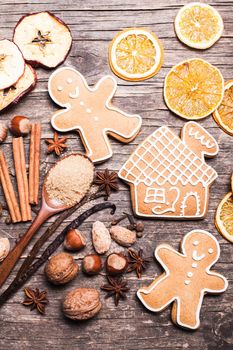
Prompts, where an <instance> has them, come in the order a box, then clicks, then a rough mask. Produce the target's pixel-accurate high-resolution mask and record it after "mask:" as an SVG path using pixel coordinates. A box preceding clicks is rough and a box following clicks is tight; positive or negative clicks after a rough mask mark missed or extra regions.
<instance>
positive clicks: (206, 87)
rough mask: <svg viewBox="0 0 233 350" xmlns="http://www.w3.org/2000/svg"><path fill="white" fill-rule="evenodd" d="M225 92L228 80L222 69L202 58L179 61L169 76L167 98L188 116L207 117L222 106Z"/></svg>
mask: <svg viewBox="0 0 233 350" xmlns="http://www.w3.org/2000/svg"><path fill="white" fill-rule="evenodd" d="M223 95H224V80H223V77H222V74H221V73H220V71H219V69H218V68H216V67H214V66H212V65H211V64H210V63H208V62H206V61H204V60H202V59H200V58H192V59H189V60H186V61H184V62H181V63H179V64H177V65H176V66H174V67H173V68H172V69H171V70H170V72H168V74H167V76H166V78H165V84H164V99H165V102H166V104H167V106H168V108H169V109H170V110H171V111H173V112H174V113H176V114H178V115H179V116H180V117H182V118H185V119H191V120H197V119H201V118H205V117H207V116H208V115H209V114H211V113H213V111H215V109H216V108H218V106H219V105H220V103H221V102H222V99H223Z"/></svg>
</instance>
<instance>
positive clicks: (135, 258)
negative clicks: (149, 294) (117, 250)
mask: <svg viewBox="0 0 233 350" xmlns="http://www.w3.org/2000/svg"><path fill="white" fill-rule="evenodd" d="M128 254H129V259H128V263H129V268H128V270H127V272H132V271H136V274H137V276H138V278H140V277H141V275H142V272H143V270H145V269H146V267H147V265H148V264H149V263H150V261H151V259H150V258H144V257H143V250H142V249H139V251H138V252H135V250H133V249H128Z"/></svg>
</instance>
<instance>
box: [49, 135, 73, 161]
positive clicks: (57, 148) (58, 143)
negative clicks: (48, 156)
mask: <svg viewBox="0 0 233 350" xmlns="http://www.w3.org/2000/svg"><path fill="white" fill-rule="evenodd" d="M66 140H67V137H62V138H60V139H59V137H58V133H56V132H55V133H54V136H53V139H46V140H45V142H46V143H47V144H48V147H47V153H52V152H55V153H56V155H57V156H60V154H61V153H62V152H63V151H64V150H65V148H67V147H68V146H67V145H65V142H66Z"/></svg>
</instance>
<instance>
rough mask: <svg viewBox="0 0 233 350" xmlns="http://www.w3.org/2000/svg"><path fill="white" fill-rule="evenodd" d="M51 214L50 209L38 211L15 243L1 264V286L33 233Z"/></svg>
mask: <svg viewBox="0 0 233 350" xmlns="http://www.w3.org/2000/svg"><path fill="white" fill-rule="evenodd" d="M49 216H51V213H50V212H49V211H46V210H44V209H41V210H40V212H39V213H38V215H37V217H36V218H35V220H34V221H33V223H32V224H31V226H30V227H29V229H28V230H27V231H26V233H25V234H24V235H23V236H22V237H21V238H20V240H19V242H18V243H17V244H16V245H15V247H14V248H13V249H12V250H11V251H10V253H9V254H8V255H7V257H6V258H5V259H4V261H3V262H2V264H1V265H0V288H1V286H2V285H3V283H4V282H5V281H6V279H7V277H8V276H9V274H10V273H11V271H12V270H13V268H14V266H15V264H16V263H17V261H18V260H19V258H20V256H21V254H22V253H23V251H24V250H25V248H26V246H27V245H28V243H29V242H30V240H31V239H32V237H33V235H34V234H35V233H36V232H37V231H38V229H39V228H40V226H41V225H42V224H43V222H45V220H46V219H47V218H48V217H49Z"/></svg>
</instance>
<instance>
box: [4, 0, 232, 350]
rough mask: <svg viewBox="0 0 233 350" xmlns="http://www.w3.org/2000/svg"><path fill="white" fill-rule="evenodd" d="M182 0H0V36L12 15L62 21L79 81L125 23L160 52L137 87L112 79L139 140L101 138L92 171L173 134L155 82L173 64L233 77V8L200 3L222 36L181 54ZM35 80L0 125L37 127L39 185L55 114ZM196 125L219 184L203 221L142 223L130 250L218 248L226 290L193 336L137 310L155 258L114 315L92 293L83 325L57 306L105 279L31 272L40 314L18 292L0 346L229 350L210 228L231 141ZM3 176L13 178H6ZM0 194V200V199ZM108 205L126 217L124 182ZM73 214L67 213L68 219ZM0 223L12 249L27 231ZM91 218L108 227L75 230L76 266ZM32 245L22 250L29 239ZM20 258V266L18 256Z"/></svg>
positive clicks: (228, 258) (228, 262)
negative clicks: (156, 42) (160, 132)
mask: <svg viewBox="0 0 233 350" xmlns="http://www.w3.org/2000/svg"><path fill="white" fill-rule="evenodd" d="M184 3H187V1H179V0H167V1H162V0H154V1H152V0H143V1H139V0H125V1H120V0H112V1H111V2H109V1H104V0H98V1H96V0H86V1H82V0H76V1H74V0H66V1H61V0H58V1H53V0H51V1H45V0H42V1H38V0H37V1H22V0H21V1H17V2H16V1H15V0H8V1H6V0H2V1H1V5H0V31H1V38H9V39H10V38H11V37H12V34H13V29H14V26H15V24H16V23H17V21H18V20H19V18H20V17H21V16H22V15H24V14H26V13H29V12H38V11H43V10H49V11H51V12H53V13H55V14H56V15H57V16H58V17H60V18H61V19H62V20H64V21H65V22H66V23H67V24H68V25H69V27H70V29H71V32H72V36H73V46H72V50H71V52H70V55H69V56H68V58H67V60H66V62H65V65H70V66H73V67H75V68H76V69H78V70H80V72H81V73H82V74H84V76H85V77H86V79H87V81H88V83H89V84H94V83H95V82H96V81H97V80H98V79H99V78H101V77H102V76H103V75H106V74H112V73H111V71H110V68H109V65H108V58H107V50H108V44H109V41H110V40H111V39H112V38H113V36H114V35H115V34H116V33H117V32H118V31H119V30H120V29H122V28H126V27H133V26H140V27H146V28H149V29H151V30H153V31H154V32H155V33H156V34H157V35H158V37H159V38H160V39H161V40H162V42H163V45H164V48H165V62H164V64H163V67H162V69H161V70H160V71H159V73H158V75H156V76H155V77H153V78H152V79H149V80H148V81H143V82H140V83H133V82H126V81H123V80H121V79H119V78H116V79H117V81H118V89H117V92H116V95H115V98H114V104H115V105H116V106H119V107H120V108H122V109H123V110H124V111H126V112H129V113H138V114H140V115H141V116H142V118H143V125H142V130H141V133H140V134H139V135H138V137H137V138H136V139H135V140H134V141H133V142H131V143H130V144H129V145H123V144H120V143H118V142H117V141H115V140H111V144H112V147H113V151H114V156H113V157H112V158H111V159H110V160H109V161H107V162H106V163H104V164H102V165H99V166H98V169H104V168H105V167H108V168H109V169H112V170H115V171H117V170H119V169H120V167H121V165H122V164H123V163H124V161H126V160H127V159H128V157H129V155H130V154H131V153H132V151H133V150H134V149H135V147H136V146H137V145H138V144H139V143H140V142H141V141H142V140H143V139H144V138H145V137H146V136H148V135H149V134H150V133H151V132H152V131H153V130H154V129H155V128H156V127H159V126H161V125H168V126H170V127H171V128H173V129H174V130H175V132H177V133H179V132H180V129H181V127H182V126H183V124H184V121H183V120H182V119H180V118H178V117H176V116H175V115H173V114H172V113H171V112H170V111H168V109H167V108H166V106H165V104H164V101H163V81H164V77H165V75H166V74H167V72H168V71H169V69H170V68H171V67H172V66H173V65H175V64H177V63H178V62H180V61H182V60H184V59H187V58H191V57H201V58H205V59H206V60H208V61H209V62H210V63H212V64H214V65H216V66H217V67H218V68H219V69H220V70H221V72H222V74H223V77H224V79H225V80H228V79H232V78H233V68H232V59H233V2H232V1H229V0H215V1H210V4H211V5H214V6H215V7H216V9H217V10H219V11H220V13H221V15H222V17H223V20H224V25H225V30H224V33H223V35H222V37H221V39H220V40H219V41H218V42H217V43H216V44H215V45H214V46H213V47H212V48H210V49H208V50H205V51H197V50H193V49H190V48H188V47H186V46H184V45H182V44H181V43H180V42H179V40H178V39H177V38H176V35H175V33H174V26H173V23H174V17H175V15H176V13H177V11H178V9H179V8H180V6H181V5H183V4H184ZM37 73H38V83H37V86H36V88H35V89H34V90H33V91H32V92H31V93H30V94H29V95H27V96H26V97H25V98H24V99H23V100H22V101H21V102H20V103H19V104H18V105H17V106H14V107H12V108H10V109H8V110H7V111H5V112H2V113H1V119H2V120H4V121H7V120H9V118H11V117H12V116H13V115H15V114H22V115H28V116H29V117H30V118H31V119H32V120H34V121H40V122H41V123H42V141H41V143H42V156H41V159H42V162H41V179H43V175H44V174H45V172H46V170H47V169H48V168H49V166H50V165H51V164H53V163H54V162H55V160H56V158H55V157H54V156H53V155H46V144H45V142H44V139H45V138H48V137H51V136H52V129H51V128H50V125H49V120H50V116H51V114H52V113H53V112H54V111H55V110H56V109H57V107H56V106H55V105H54V104H53V103H52V101H51V100H50V98H49V97H48V92H47V81H48V77H49V75H50V74H51V72H50V71H46V70H43V69H37ZM200 124H201V125H202V126H204V127H206V128H207V130H208V131H209V132H210V133H211V134H212V135H213V136H214V137H215V138H216V140H217V141H218V142H219V146H220V151H219V154H218V156H217V157H215V158H213V159H211V160H208V164H209V165H211V166H213V168H214V169H216V171H217V172H218V174H219V177H218V179H217V180H216V181H215V182H214V184H213V186H212V189H211V195H210V203H209V210H208V214H207V217H206V218H205V219H204V220H202V221H183V222H176V221H175V222H174V221H164V220H160V221H159V220H154V221H153V220H146V221H145V234H144V236H143V238H141V239H140V240H138V242H137V244H136V245H135V248H138V247H143V249H144V251H145V254H146V255H147V256H149V255H150V256H152V254H153V251H154V249H155V247H156V246H157V245H158V244H160V243H163V242H167V243H169V244H171V245H172V246H173V247H175V248H176V249H178V247H179V243H180V241H181V239H182V237H183V235H184V234H185V233H187V232H189V231H191V230H192V229H194V228H201V229H204V230H208V231H210V232H212V233H213V234H214V235H215V237H216V238H217V239H218V241H219V243H220V246H221V256H220V259H219V262H218V263H217V264H216V267H215V270H216V271H217V272H219V273H222V274H224V276H225V277H226V278H227V279H228V280H229V288H228V290H227V291H226V292H225V293H224V294H222V295H221V296H216V297H214V296H207V297H206V298H205V299H204V304H203V307H202V310H201V327H200V329H199V330H197V331H195V332H188V331H184V330H182V329H179V328H177V327H175V326H174V325H173V324H172V323H171V319H170V309H169V308H168V309H166V310H165V311H164V312H162V313H161V314H152V313H150V312H148V311H147V310H146V309H144V308H143V306H142V305H141V304H140V303H139V301H138V300H137V298H136V296H135V293H136V290H137V289H138V288H139V287H140V286H142V285H143V284H145V285H148V284H149V283H150V282H151V281H152V280H153V277H154V276H155V275H156V274H158V273H160V272H161V268H160V266H159V264H158V263H157V262H155V261H153V262H152V263H151V264H150V266H149V268H148V269H147V271H146V273H145V274H144V275H143V276H142V278H141V279H139V280H138V279H137V278H136V275H134V274H133V273H131V274H129V275H127V276H126V277H127V279H128V281H129V285H130V288H131V290H130V293H129V295H128V299H127V301H123V302H120V304H119V306H118V308H115V306H114V303H113V300H112V299H107V300H104V293H103V292H101V299H102V300H103V308H102V310H101V312H100V313H99V315H98V317H97V318H94V319H92V320H90V321H88V322H85V323H75V322H72V321H69V320H67V319H65V318H64V317H63V315H62V312H61V300H62V299H63V297H64V295H65V293H66V291H68V290H70V289H71V288H73V287H78V286H90V287H91V286H92V287H95V288H99V287H100V286H101V285H102V284H103V283H104V282H105V277H104V276H102V275H100V276H97V277H91V278H87V277H85V276H84V275H83V274H82V273H81V272H80V273H79V275H78V277H77V278H76V279H75V280H74V281H73V282H71V283H70V284H68V285H67V286H64V287H53V286H51V285H49V284H48V283H47V281H46V279H45V276H44V274H43V268H41V269H40V270H39V271H38V272H37V273H36V274H35V275H34V276H33V277H32V278H31V280H30V281H29V282H28V283H27V284H26V285H28V286H31V287H39V288H41V289H47V290H48V297H49V300H50V304H49V306H48V307H47V315H46V316H45V317H42V316H40V315H38V314H36V313H35V312H30V310H29V309H28V308H25V307H23V306H21V305H20V302H21V301H22V300H23V291H22V290H21V291H19V292H18V293H17V294H16V295H15V296H14V297H13V298H12V299H11V300H10V301H9V302H8V303H7V304H6V305H5V306H4V307H3V308H1V310H0V335H1V337H0V349H2V350H8V349H9V350H15V349H17V350H18V349H20V350H24V349H33V350H40V349H61V350H63V349H75V350H77V349H78V350H84V349H85V350H87V349H88V350H89V349H90V350H92V349H95V350H100V349H105V350H113V349H114V350H115V349H120V350H141V349H145V350H152V349H164V350H170V349H192V350H196V349H202V350H215V349H222V350H228V349H229V350H230V349H232V348H233V333H232V332H233V320H232V318H233V310H232V308H233V306H232V293H233V287H232V280H233V263H232V260H233V259H232V258H233V250H232V249H233V246H232V245H231V244H230V243H228V242H227V241H226V240H224V239H223V238H222V237H221V236H220V235H219V234H218V232H217V230H216V229H215V226H214V214H215V210H216V207H217V205H218V203H219V201H220V200H221V199H222V197H223V195H224V194H225V193H226V192H228V191H229V190H230V175H231V173H232V170H233V167H232V142H233V138H232V137H230V136H229V135H227V134H225V133H224V132H223V131H222V130H220V128H219V127H218V126H217V125H216V123H215V122H214V120H213V119H212V117H211V116H210V117H208V118H206V119H204V120H201V121H200ZM68 136H69V140H68V145H69V150H70V151H74V152H75V151H82V150H83V148H82V145H81V143H80V140H79V138H78V137H77V136H76V135H75V134H74V133H69V134H68ZM25 147H26V150H27V152H28V148H29V140H28V138H26V139H25ZM3 149H4V152H5V153H6V155H7V159H8V161H9V163H10V167H11V169H12V174H13V175H14V169H13V161H12V147H11V137H8V138H7V140H6V142H5V143H4V145H3ZM12 178H13V179H14V176H13V177H12ZM14 181H15V179H14ZM0 197H1V198H0V199H1V200H2V201H3V200H4V199H3V196H2V192H1V194H0ZM110 199H111V201H113V202H115V203H116V204H117V213H116V215H120V214H121V212H122V211H126V210H127V211H129V210H130V196H129V188H128V187H127V186H126V185H125V184H123V183H121V184H120V191H119V192H118V193H115V194H113V195H112V196H111V197H110ZM76 215H77V214H76ZM76 215H75V214H74V215H73V216H72V218H74V217H75V216H76ZM5 217H6V212H4V213H3V217H2V218H1V222H0V233H1V235H6V236H8V237H9V238H10V240H11V244H12V245H13V244H14V238H17V237H18V236H19V235H20V234H23V233H24V232H25V230H26V228H27V227H28V226H29V224H23V223H22V224H17V225H9V226H7V225H5V223H4V221H5ZM72 218H70V219H72ZM96 219H98V220H102V221H104V222H105V223H108V222H109V221H110V220H111V217H110V215H109V211H104V212H102V213H98V215H94V216H93V217H91V218H90V219H89V220H88V221H87V222H86V223H85V224H83V226H82V231H84V232H85V234H86V236H87V238H88V245H87V247H86V249H85V250H84V251H82V252H81V253H79V254H75V258H76V259H77V261H78V262H79V264H80V259H81V258H82V257H83V256H84V254H87V253H89V252H92V251H93V248H92V244H91V238H90V237H91V236H90V229H91V224H92V222H93V221H94V220H96ZM53 220H54V219H50V220H49V221H48V222H47V223H46V224H44V226H43V227H42V228H41V230H40V232H39V233H38V235H37V237H38V236H39V235H40V234H41V233H42V232H44V230H45V229H46V227H48V226H49V225H50V224H51V222H52V221H53ZM68 222H69V220H66V221H65V223H64V224H63V225H62V227H64V226H65V225H66V224H67V223H68ZM62 227H61V228H59V230H58V232H60V231H61V229H62ZM35 239H36V237H35ZM35 239H34V240H33V242H32V243H34V242H35ZM31 246H32V244H30V247H31ZM111 250H112V251H116V250H119V251H120V250H122V248H120V247H119V246H117V245H116V244H114V243H112V246H111ZM27 251H28V250H27ZM27 251H26V253H25V254H24V255H23V257H22V259H23V258H24V257H25V256H26V254H27ZM22 259H21V260H22ZM19 265H20V264H18V267H19ZM18 267H17V268H18ZM16 271H17V269H15V271H14V273H12V275H11V278H10V279H9V281H10V280H11V279H12V277H13V276H15V273H16Z"/></svg>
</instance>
